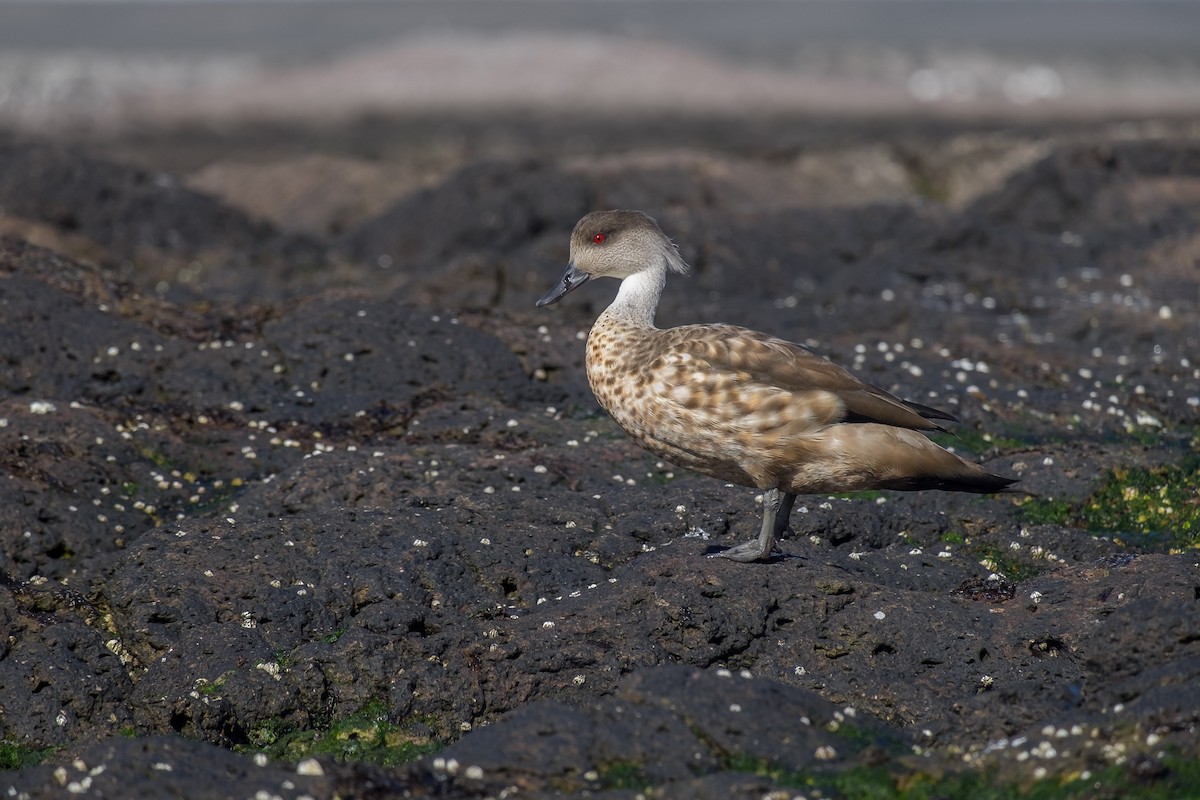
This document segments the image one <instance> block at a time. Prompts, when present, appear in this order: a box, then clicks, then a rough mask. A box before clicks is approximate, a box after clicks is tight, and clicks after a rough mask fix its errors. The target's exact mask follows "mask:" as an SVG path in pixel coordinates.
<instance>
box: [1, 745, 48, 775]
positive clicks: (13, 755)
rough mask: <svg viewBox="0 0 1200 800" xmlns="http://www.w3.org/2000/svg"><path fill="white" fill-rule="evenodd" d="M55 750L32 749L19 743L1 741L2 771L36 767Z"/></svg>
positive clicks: (45, 748)
mask: <svg viewBox="0 0 1200 800" xmlns="http://www.w3.org/2000/svg"><path fill="white" fill-rule="evenodd" d="M54 750H55V748H53V747H30V746H28V745H24V744H20V743H18V742H10V741H6V740H0V771H3V770H11V769H25V768H26V767H36V766H37V765H38V764H41V763H42V762H43V761H45V760H46V759H47V758H48V757H49V756H50V754H51V753H53V752H54Z"/></svg>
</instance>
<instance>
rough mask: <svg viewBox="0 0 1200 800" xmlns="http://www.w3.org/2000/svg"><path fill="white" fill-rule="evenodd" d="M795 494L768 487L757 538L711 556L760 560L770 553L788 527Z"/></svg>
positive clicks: (764, 495)
mask: <svg viewBox="0 0 1200 800" xmlns="http://www.w3.org/2000/svg"><path fill="white" fill-rule="evenodd" d="M795 502H796V495H794V494H790V493H788V492H781V491H779V490H778V489H770V490H768V491H767V492H766V493H765V494H763V521H762V531H760V532H759V534H758V538H757V539H751V540H750V541H748V542H743V543H741V544H739V545H737V546H736V547H731V548H729V549H728V550H722V551H721V552H720V553H713V555H712V557H720V558H731V559H733V560H734V561H761V560H762V559H764V558H767V557H769V556H770V555H771V551H772V550H774V549H775V542H776V541H777V540H778V539H779V537H780V536H781V535H783V532H784V531H786V530H787V529H788V520H789V519H790V518H791V516H792V505H793V504H795Z"/></svg>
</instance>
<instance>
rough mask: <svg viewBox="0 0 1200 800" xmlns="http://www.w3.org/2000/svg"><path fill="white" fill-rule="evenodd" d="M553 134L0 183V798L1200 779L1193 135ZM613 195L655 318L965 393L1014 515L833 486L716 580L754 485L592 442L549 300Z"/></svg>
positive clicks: (912, 390)
mask: <svg viewBox="0 0 1200 800" xmlns="http://www.w3.org/2000/svg"><path fill="white" fill-rule="evenodd" d="M528 124H529V125H530V129H529V130H528V131H527V133H528V135H527V136H524V137H522V136H521V135H519V134H521V132H522V128H521V123H519V122H514V121H511V120H510V121H506V122H504V123H503V124H498V123H497V124H489V125H484V124H481V125H479V126H478V127H470V126H462V127H454V126H453V125H451V124H450V123H445V124H431V123H430V124H428V125H427V126H426V127H422V126H419V125H418V126H414V127H411V128H406V127H405V124H404V123H402V122H398V121H393V122H382V121H375V122H373V123H362V124H361V126H359V127H353V128H347V129H343V130H342V131H341V132H340V133H338V132H332V131H325V132H323V133H320V134H319V138H321V139H322V141H323V142H324V146H314V147H308V146H304V147H301V146H289V145H286V143H285V145H284V146H282V147H281V149H280V150H279V152H280V153H281V154H282V155H279V156H278V157H277V158H275V159H274V160H273V161H271V162H270V163H269V164H265V165H263V164H261V163H260V164H259V166H253V165H254V164H255V163H256V159H258V157H259V156H260V155H261V153H262V152H263V147H264V145H263V134H262V132H261V131H259V130H251V129H247V130H243V131H241V132H240V133H239V132H237V131H234V132H232V133H231V132H226V133H223V134H222V135H221V137H219V138H213V139H207V138H205V136H204V135H200V134H195V133H192V134H188V133H174V134H172V133H169V132H164V131H159V132H158V133H157V134H154V135H153V136H151V135H149V134H147V135H146V136H145V138H140V139H135V138H132V137H127V138H121V139H117V140H111V141H106V142H102V143H95V142H93V143H90V144H89V145H87V146H81V145H79V144H78V143H76V144H64V143H51V142H46V141H28V140H23V141H18V140H15V139H10V140H8V141H7V142H5V143H4V144H3V145H0V303H2V304H3V308H4V313H3V315H0V329H2V335H0V342H3V347H4V353H3V359H2V360H0V365H2V366H0V463H2V465H3V480H2V481H0V497H2V502H0V518H2V519H3V524H0V553H2V554H3V560H2V562H0V570H2V571H3V574H2V578H3V580H2V581H0V620H2V621H3V627H4V629H5V630H6V631H7V635H6V637H5V638H4V639H3V640H2V641H0V742H2V743H3V744H0V754H2V755H3V758H4V761H3V766H4V767H5V768H6V769H8V770H10V771H6V772H4V773H3V774H0V791H3V792H6V793H7V794H8V795H9V796H14V797H50V796H61V795H62V793H63V792H64V791H69V792H71V793H74V794H81V795H84V796H96V797H117V796H121V797H134V796H145V797H161V796H186V797H241V796H255V795H256V793H265V794H264V795H262V796H272V797H276V796H277V797H330V798H332V797H394V796H441V797H489V796H490V797H500V796H514V795H519V796H539V795H545V794H552V793H568V794H578V793H584V792H587V793H590V794H593V795H595V796H602V797H614V798H615V797H634V796H639V795H640V796H651V795H655V793H657V794H656V795H655V796H669V797H697V798H699V797H747V798H750V797H754V798H758V797H763V796H766V795H768V794H770V796H773V797H774V796H778V797H791V796H804V797H817V796H826V797H863V796H879V795H870V794H868V792H870V791H886V792H891V793H893V794H894V795H895V796H906V797H929V796H935V794H934V793H933V792H934V791H935V789H936V792H937V793H936V796H946V797H956V796H964V797H967V796H973V795H972V794H971V792H973V791H977V790H979V789H980V787H985V786H992V784H993V783H994V784H996V785H997V786H999V787H1000V788H999V789H997V790H996V791H1011V792H1013V794H1011V795H1010V794H997V795H995V796H997V797H1008V796H1013V797H1015V796H1018V795H1017V794H1016V793H1017V792H1018V791H1019V790H1024V789H1028V788H1029V787H1031V786H1034V785H1038V786H1045V785H1049V784H1054V785H1056V786H1059V787H1060V789H1061V791H1063V792H1064V793H1066V794H1065V796H1078V797H1096V798H1106V797H1112V798H1116V797H1132V796H1139V792H1145V793H1147V794H1146V796H1157V795H1151V794H1148V793H1150V792H1156V791H1166V792H1168V794H1169V793H1170V790H1171V787H1182V786H1187V785H1189V783H1188V781H1192V780H1194V779H1195V778H1196V775H1197V773H1198V772H1200V767H1198V764H1200V737H1198V736H1197V733H1196V724H1197V717H1198V715H1200V712H1198V711H1197V709H1198V708H1200V700H1198V698H1197V694H1196V692H1197V689H1196V686H1197V677H1198V669H1200V667H1198V666H1197V665H1200V621H1198V620H1200V616H1198V615H1197V614H1196V604H1197V602H1198V601H1200V600H1198V598H1200V569H1198V568H1197V555H1196V553H1197V551H1196V541H1197V539H1196V536H1197V530H1198V528H1200V504H1198V502H1197V495H1196V487H1197V485H1198V482H1200V363H1198V358H1200V356H1198V355H1197V354H1200V126H1198V125H1197V123H1194V122H1191V121H1187V120H1177V121H1170V122H1162V123H1138V124H1112V125H1095V126H1091V127H1090V128H1088V127H1073V126H1067V125H1063V126H1061V127H1059V128H1058V129H1044V128H1043V129H1034V128H1026V129H1002V128H998V127H996V126H986V125H979V126H974V127H972V126H968V125H958V126H949V125H943V126H939V127H936V128H932V127H931V128H922V127H921V126H919V125H914V124H913V123H911V121H910V122H905V121H894V122H891V123H889V122H887V121H886V120H880V121H876V122H872V123H867V122H859V123H845V124H844V125H843V126H842V127H841V128H840V129H838V130H837V132H836V133H832V132H830V131H831V130H833V129H832V128H821V127H820V126H816V127H815V128H814V129H812V130H811V131H810V132H809V133H807V134H797V133H796V132H795V131H796V130H797V127H798V126H799V124H800V123H799V122H798V121H795V120H791V121H789V120H762V121H759V122H757V123H755V124H754V125H750V126H747V127H745V128H743V129H740V130H733V129H731V128H729V127H726V126H721V125H717V124H714V125H712V126H709V127H705V126H704V125H703V124H700V123H698V122H696V121H687V120H684V121H682V122H680V123H679V124H678V125H677V126H672V125H669V124H665V123H664V124H663V125H661V126H660V127H658V128H655V129H653V130H652V131H649V132H647V130H646V129H644V128H638V127H637V126H626V127H622V126H620V125H614V126H611V127H609V128H604V127H603V126H597V127H595V128H591V129H588V130H589V134H590V138H589V139H587V140H586V141H584V140H581V139H580V138H578V137H576V138H572V137H570V136H565V135H564V136H562V137H558V136H557V135H555V136H551V135H549V134H547V133H546V131H547V130H553V125H549V124H548V125H544V126H541V127H539V126H537V125H536V124H535V123H532V122H530V123H528ZM405 130H407V131H408V134H409V137H410V138H409V139H407V140H406V139H404V138H403V132H404V131H405ZM448 130H453V131H455V136H453V137H450V136H447V135H444V134H446V132H447V131H448ZM631 130H637V131H638V133H637V134H636V135H634V134H631V133H630V131H631ZM847 130H849V131H851V132H852V133H851V135H845V133H846V131H847ZM481 131H490V133H486V134H485V133H481ZM497 131H499V132H500V133H497ZM539 131H540V133H539ZM431 132H434V133H431ZM560 132H561V131H560ZM577 133H578V132H577ZM304 135H312V136H317V134H315V133H311V132H310V133H308V134H304ZM580 135H582V134H580ZM154 136H157V137H158V138H157V139H155V138H154ZM447 141H453V142H455V143H456V144H455V145H454V147H453V148H452V150H448V149H447V148H446V146H445V142H447ZM554 141H560V142H561V143H562V144H561V146H557V147H556V146H555V145H554V143H553V142H554ZM218 143H219V144H220V147H218V146H217V144H218ZM308 144H309V145H312V144H313V142H311V141H310V142H309V143H308ZM217 150H220V151H221V152H222V153H223V155H222V156H221V157H220V158H217V157H213V156H212V155H211V154H212V153H213V152H215V151H217ZM293 152H294V153H295V155H294V156H293V155H291V153H293ZM314 153H316V154H317V155H314ZM371 153H374V154H375V155H374V156H372V155H371ZM259 160H261V159H259ZM247 175H249V176H252V179H247ZM346 187H351V188H350V189H347V188H346ZM605 207H629V208H639V209H642V210H645V211H647V212H648V213H650V214H652V215H653V216H655V217H656V218H658V219H659V221H660V223H661V224H662V227H663V228H664V230H666V231H667V233H668V234H669V235H671V236H673V237H674V238H675V239H676V241H677V242H678V243H679V245H680V248H681V252H682V253H683V255H684V257H685V259H686V260H688V261H689V263H690V264H691V265H692V267H693V270H694V274H693V276H691V277H690V278H687V279H680V280H672V282H671V284H670V285H669V286H668V288H667V292H666V295H665V296H664V302H663V306H662V310H661V312H660V317H659V321H660V324H663V325H672V324H679V323H683V322H692V321H725V322H731V323H737V324H746V325H750V326H753V327H756V328H759V329H762V330H768V331H770V332H771V333H774V334H776V335H780V336H784V337H786V338H790V339H792V340H794V341H799V342H802V343H806V344H808V345H810V346H812V347H814V348H815V349H816V350H817V351H818V352H820V353H822V354H825V355H828V356H829V357H831V358H833V359H834V360H836V361H839V362H840V363H843V364H846V365H848V366H852V367H853V368H854V369H855V370H856V371H857V372H859V373H861V374H862V375H864V376H865V377H866V378H867V379H868V380H870V381H872V382H874V383H877V384H879V385H881V386H884V387H885V388H888V389H889V390H892V391H895V392H896V393H898V394H900V395H901V396H904V397H908V398H911V399H913V400H916V401H918V402H923V403H928V404H931V405H935V406H939V407H945V408H947V409H948V410H950V411H952V412H953V413H954V414H955V415H956V416H958V417H959V419H960V420H961V422H960V424H959V425H957V426H956V427H955V435H953V436H946V437H945V438H944V439H941V440H940V441H942V442H943V443H944V444H947V445H948V446H952V447H954V448H956V449H957V450H958V451H959V452H964V453H968V454H970V455H971V456H972V457H974V458H976V459H978V460H979V461H981V462H982V463H984V464H985V465H987V466H988V468H989V469H992V470H994V471H996V472H1000V473H1002V474H1011V475H1014V476H1016V477H1019V478H1020V481H1021V482H1020V484H1019V486H1020V488H1021V489H1022V490H1023V491H1024V492H1025V493H1026V494H1022V495H1016V496H1012V497H1007V496H996V497H962V496H957V495H949V494H941V493H936V492H931V493H922V494H913V495H909V494H899V493H872V494H869V495H854V496H846V497H807V498H802V499H801V503H802V505H803V508H802V509H798V510H797V512H796V514H795V516H794V519H793V525H794V527H795V534H796V535H795V537H794V538H792V539H789V540H788V541H785V542H784V543H783V550H784V555H783V556H782V557H780V558H778V559H776V560H775V561H773V562H772V563H769V564H759V565H744V564H736V563H730V562H726V561H723V560H719V559H717V560H710V559H706V558H704V555H705V554H707V553H709V552H711V551H713V550H715V549H717V548H718V547H722V546H726V545H728V544H731V543H734V542H736V541H740V540H741V539H744V538H748V537H749V536H750V534H751V532H752V531H753V530H755V528H756V525H757V519H758V517H759V513H758V506H757V505H756V498H755V497H754V493H753V492H750V491H747V490H744V489H741V488H737V487H730V486H724V485H722V484H720V483H719V482H716V481H712V480H709V479H706V478H703V477H700V476H694V475H690V474H685V473H682V472H680V471H676V470H674V469H673V468H672V467H671V466H670V465H669V464H664V463H661V462H657V461H655V459H653V458H652V457H650V456H648V455H647V454H646V453H644V452H642V451H641V450H639V449H637V448H636V447H635V446H634V445H632V444H631V443H629V442H628V441H626V440H625V438H624V437H623V435H622V434H621V432H620V431H619V429H617V428H616V427H615V425H614V424H613V423H612V421H611V420H609V419H608V418H607V417H606V416H604V415H603V414H602V412H600V410H599V409H598V407H597V406H596V404H595V402H594V400H593V399H592V397H591V395H590V393H589V391H588V389H587V385H586V381H585V378H584V375H583V367H582V358H583V345H582V341H581V338H582V337H583V336H584V335H585V333H586V330H587V329H588V326H589V325H590V323H591V321H592V320H593V319H594V317H595V315H596V313H598V311H599V310H600V309H601V308H602V307H603V305H604V304H605V303H606V302H607V301H608V299H609V297H610V295H609V294H608V292H607V290H606V288H604V287H593V288H594V289H595V290H594V291H589V292H580V293H578V294H579V295H586V296H578V297H577V296H575V295H573V296H572V297H571V298H570V299H569V300H567V301H564V302H563V303H561V304H559V305H558V306H555V307H554V308H553V309H548V310H543V311H536V310H534V309H533V308H532V302H533V299H534V298H536V297H537V296H538V294H540V293H541V291H543V290H544V289H545V288H546V287H547V286H549V285H550V283H551V282H552V281H553V280H554V279H555V278H556V277H557V274H558V271H559V268H560V267H561V263H562V261H563V259H564V258H565V254H566V243H567V235H568V233H569V231H570V229H571V227H572V225H573V224H574V222H575V220H576V219H578V218H579V217H580V216H581V215H582V214H584V213H586V212H587V211H589V210H592V209H594V208H605ZM289 220H291V221H292V222H291V223H290V224H289ZM205 787H208V788H205ZM903 792H908V794H902V793H903ZM921 792H925V793H924V794H922V793H921ZM771 793H777V794H771ZM975 796H977V795H975ZM1177 796H1182V795H1177Z"/></svg>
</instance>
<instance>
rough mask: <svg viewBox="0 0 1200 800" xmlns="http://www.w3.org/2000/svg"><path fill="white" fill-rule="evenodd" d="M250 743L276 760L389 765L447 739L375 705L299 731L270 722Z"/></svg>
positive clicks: (256, 731)
mask: <svg viewBox="0 0 1200 800" xmlns="http://www.w3.org/2000/svg"><path fill="white" fill-rule="evenodd" d="M248 738H249V746H248V747H246V748H241V749H244V750H253V751H256V752H263V753H266V755H267V756H268V757H270V758H271V759H272V760H278V761H300V760H301V759H304V758H309V757H311V756H326V757H329V758H332V759H334V760H335V761H364V762H367V763H370V764H379V765H381V766H385V767H394V766H397V765H400V764H407V763H409V762H410V761H415V760H417V759H418V758H421V757H422V756H425V755H429V754H430V753H434V752H437V751H438V750H441V749H442V748H443V747H444V746H445V744H446V743H445V742H439V741H434V740H433V739H431V738H430V737H429V736H427V735H425V734H422V733H418V732H416V731H415V730H412V729H409V728H406V727H405V726H402V725H397V724H394V723H392V722H389V721H388V717H387V706H385V705H384V704H383V703H369V704H367V705H366V706H364V707H363V708H362V710H360V711H359V712H358V713H356V714H352V715H350V716H349V717H346V718H344V719H341V720H337V721H335V722H333V723H331V724H330V725H329V726H328V727H326V728H324V729H321V730H295V729H293V728H292V727H291V726H290V725H289V724H288V723H286V722H284V721H282V720H265V721H263V722H262V723H261V724H260V725H258V726H256V727H255V728H254V729H252V730H251V731H250V732H249V734H248Z"/></svg>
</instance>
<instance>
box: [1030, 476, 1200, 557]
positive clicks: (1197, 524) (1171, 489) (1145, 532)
mask: <svg viewBox="0 0 1200 800" xmlns="http://www.w3.org/2000/svg"><path fill="white" fill-rule="evenodd" d="M1197 487H1200V458H1198V457H1191V458H1188V459H1185V460H1184V461H1183V462H1181V463H1179V464H1170V465H1167V466H1163V467H1154V468H1150V469H1146V468H1141V467H1115V468H1113V469H1111V470H1109V472H1108V474H1107V475H1106V477H1105V479H1104V482H1103V483H1102V484H1101V485H1100V488H1099V489H1097V490H1096V491H1095V492H1094V493H1093V494H1092V495H1091V496H1090V497H1088V498H1087V499H1085V500H1083V501H1082V502H1079V503H1069V502H1067V501H1065V500H1054V499H1042V498H1030V499H1028V500H1026V501H1025V502H1024V503H1023V504H1022V505H1021V516H1022V519H1023V521H1025V522H1027V523H1032V524H1056V525H1072V526H1075V527H1079V528H1083V529H1084V530H1088V531H1091V532H1092V533H1100V534H1105V535H1110V536H1112V537H1113V539H1114V540H1115V541H1117V542H1119V543H1121V544H1124V545H1127V546H1130V547H1134V548H1137V549H1139V550H1172V549H1185V548H1194V547H1196V546H1197V545H1198V544H1200V536H1198V535H1197V531H1200V493H1198V491H1197Z"/></svg>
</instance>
